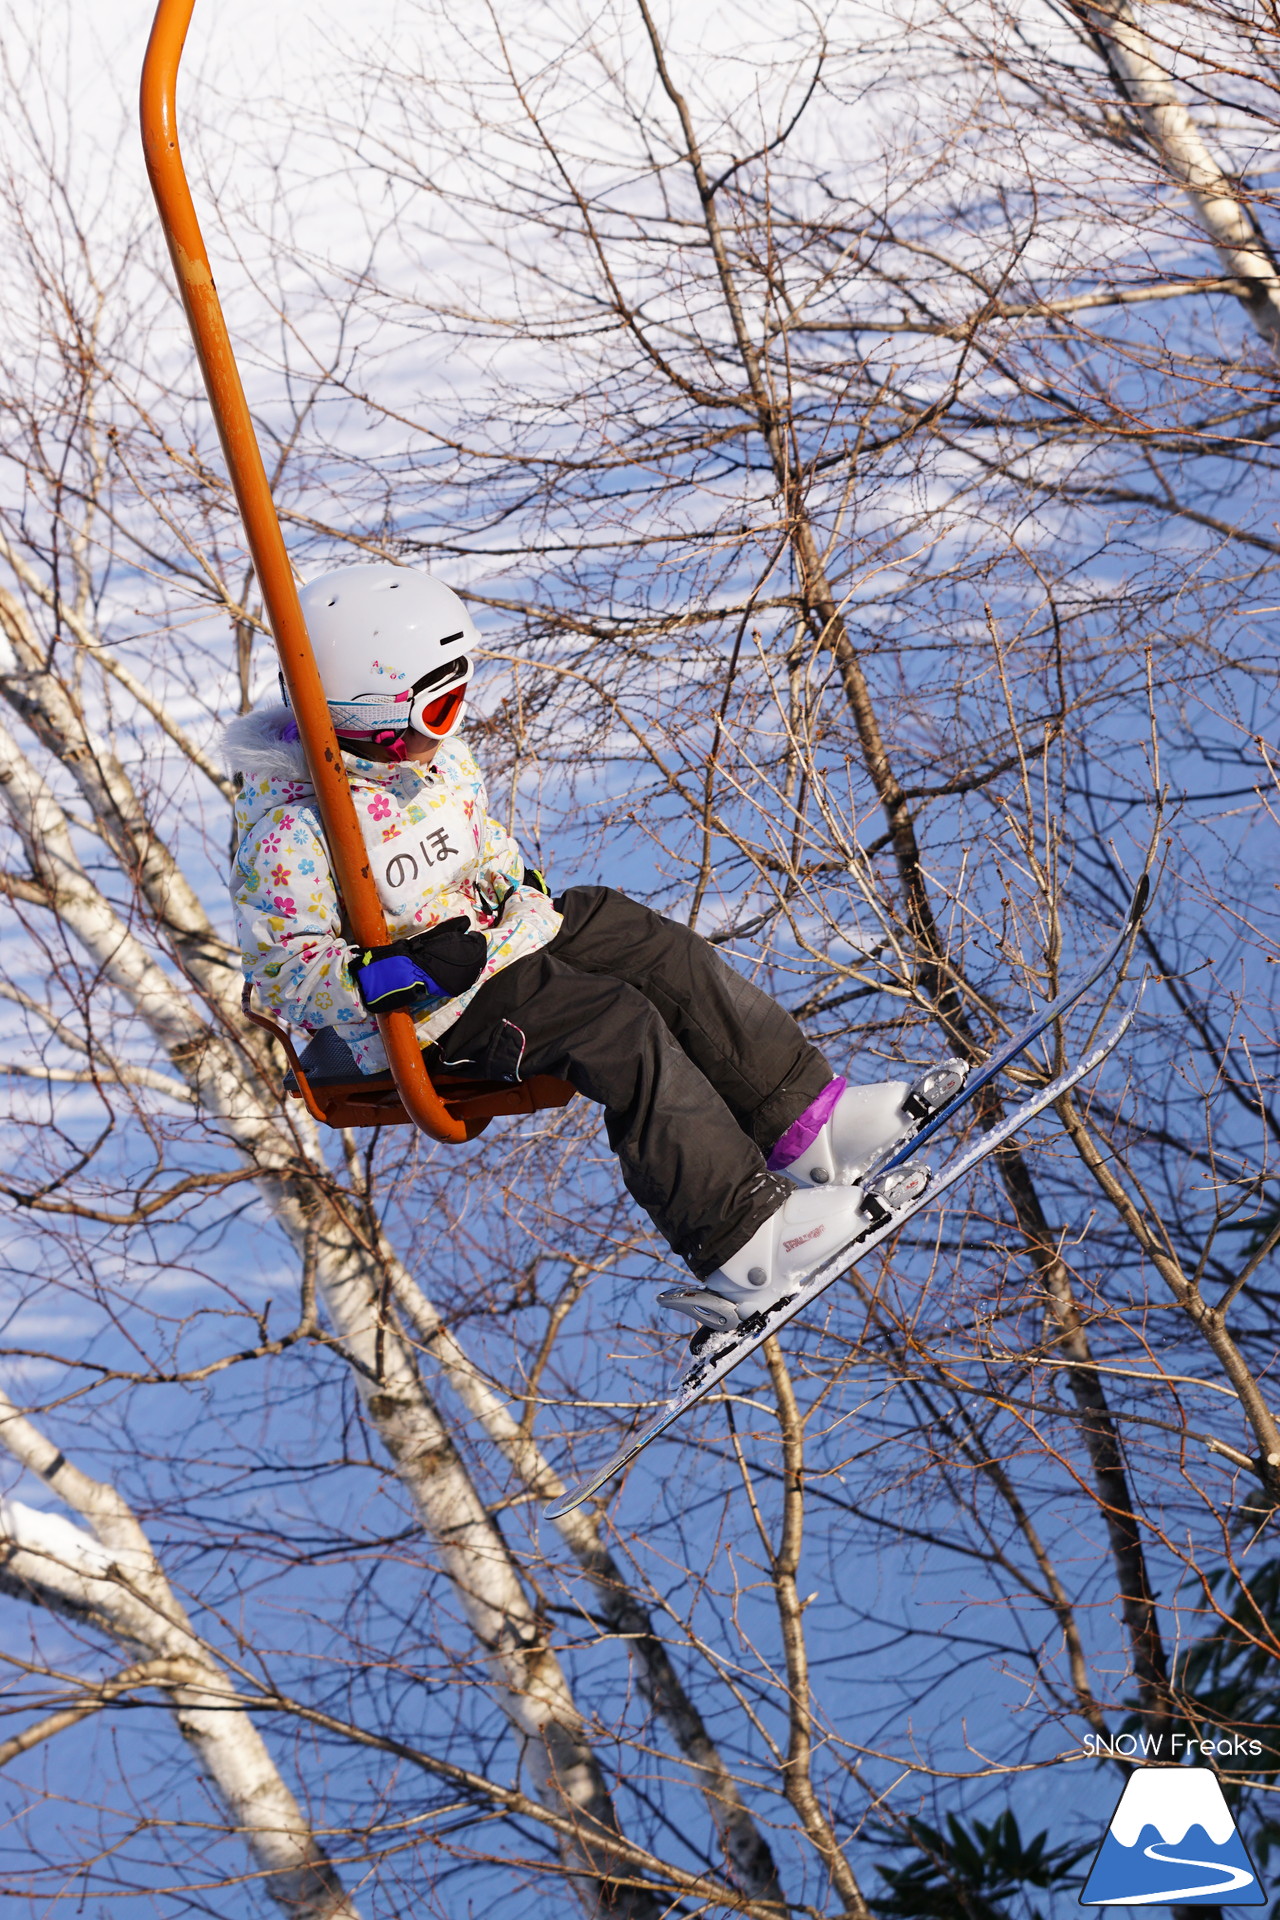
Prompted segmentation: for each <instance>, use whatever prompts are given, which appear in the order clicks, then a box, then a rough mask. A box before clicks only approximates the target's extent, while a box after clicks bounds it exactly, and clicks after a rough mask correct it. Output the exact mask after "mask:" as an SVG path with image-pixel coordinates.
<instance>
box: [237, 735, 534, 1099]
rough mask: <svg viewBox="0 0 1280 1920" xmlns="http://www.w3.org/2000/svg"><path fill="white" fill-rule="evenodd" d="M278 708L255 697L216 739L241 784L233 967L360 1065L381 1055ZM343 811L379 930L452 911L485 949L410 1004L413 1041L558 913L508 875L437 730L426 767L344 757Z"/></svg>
mask: <svg viewBox="0 0 1280 1920" xmlns="http://www.w3.org/2000/svg"><path fill="white" fill-rule="evenodd" d="M289 717H290V716H289V712H288V709H287V708H286V707H283V706H280V707H265V708H258V709H257V710H256V711H255V712H253V713H248V714H245V715H244V716H243V717H242V718H241V719H239V720H234V721H232V723H231V725H230V726H229V727H228V728H227V730H226V733H225V734H224V736H223V744H224V754H225V759H226V764H227V767H228V769H229V771H231V772H232V773H238V774H239V775H240V776H241V778H242V780H243V788H242V791H241V793H240V796H239V798H238V800H237V802H236V813H235V819H236V832H237V835H238V838H239V846H238V850H237V853H236V860H235V867H234V871H233V873H232V879H231V897H232V901H233V903H234V905H235V911H236V933H237V936H238V938H239V941H240V950H241V952H242V954H243V955H244V970H245V975H246V978H247V979H249V980H251V981H252V982H253V984H254V986H255V987H256V989H257V992H258V996H259V998H260V1000H261V1001H262V1002H263V1004H264V1005H266V1006H268V1007H271V1008H274V1009H275V1010H276V1011H277V1012H279V1013H282V1014H283V1015H284V1016H285V1018H286V1019H287V1020H290V1021H292V1022H293V1023H294V1024H295V1025H296V1026H300V1027H305V1028H307V1029H309V1030H311V1031H313V1032H314V1031H315V1030H316V1029H317V1028H319V1027H335V1028H336V1029H337V1031H338V1032H339V1033H340V1034H341V1036H342V1038H343V1039H344V1040H345V1041H346V1042H347V1045H348V1046H349V1047H350V1048H351V1050H352V1052H353V1053H354V1055H355V1058H356V1064H357V1066H358V1067H359V1068H360V1070H361V1072H362V1073H378V1072H381V1071H382V1070H383V1069H384V1068H385V1067H386V1064H387V1057H386V1053H385V1051H384V1049H383V1045H382V1041H381V1038H380V1036H379V1034H378V1027H377V1022H376V1021H375V1020H372V1019H371V1018H370V1016H369V1014H368V1013H367V1012H366V1010H365V1006H364V1002H363V1001H362V1000H361V998H360V995H359V993H358V992H357V990H356V986H355V982H354V981H353V979H352V977H351V967H350V961H351V958H352V955H353V954H354V953H355V951H356V949H355V947H354V946H353V945H352V944H351V942H350V941H348V940H346V939H344V938H343V933H342V922H341V917H340V914H339V911H338V895H337V889H336V888H335V886H334V881H333V875H332V873H331V872H330V869H329V859H328V855H327V853H326V851H325V843H324V834H323V829H322V827H321V824H320V815H319V811H318V809H317V806H316V799H315V792H314V789H313V788H312V786H311V782H310V779H309V777H308V774H307V769H306V761H305V759H304V757H303V752H302V747H301V745H300V744H299V743H298V742H297V741H296V740H294V741H290V740H288V739H286V738H285V737H284V736H285V728H286V726H287V724H288V721H289ZM343 760H344V762H345V765H346V768H347V772H348V775H349V776H350V780H351V794H352V798H353V799H354V801H355V805H356V813H357V814H358V815H359V818H360V824H361V826H362V828H363V830H364V837H365V844H366V845H367V847H368V849H369V853H370V862H369V864H370V867H371V869H372V871H373V875H374V878H375V880H376V881H377V885H378V892H379V894H380V895H381V897H382V904H383V908H384V910H385V912H386V916H387V927H388V930H389V933H390V937H391V938H392V939H393V940H396V939H400V938H402V937H403V936H404V935H406V934H412V933H420V932H422V930H423V929H424V928H426V927H433V926H435V925H436V924H437V923H438V922H439V921H441V920H448V919H451V918H452V917H453V916H454V915H456V914H460V913H461V914H466V915H467V917H468V919H469V920H470V922H471V924H472V926H473V927H478V928H479V929H480V930H481V932H483V934H484V936H485V939H486V942H487V943H488V948H489V957H488V960H487V962H486V964H485V969H484V972H483V973H482V974H481V976H480V978H479V980H477V981H476V983H475V985H474V986H473V987H469V988H468V989H467V991H466V992H465V993H461V994H458V995H457V997H456V998H454V999H452V1000H443V999H439V1000H428V1001H424V1003H423V1005H422V1007H421V1009H420V1010H419V1009H415V1013H414V1019H415V1023H416V1025H417V1029H418V1033H419V1035H420V1037H421V1039H422V1042H423V1044H424V1045H425V1044H426V1042H427V1041H429V1040H434V1039H435V1038H436V1037H437V1036H438V1035H439V1034H442V1033H444V1032H445V1031H446V1030H447V1029H448V1028H449V1027H451V1026H452V1025H453V1023H454V1021H455V1020H456V1019H457V1018H458V1016H459V1014H460V1013H461V1012H462V1009H463V1008H464V1007H465V1006H466V1004H467V1002H468V1001H469V1000H470V999H471V998H472V996H473V995H474V994H475V993H477V992H478V991H479V989H480V987H481V986H482V985H483V984H484V982H485V981H486V980H487V979H488V978H489V977H490V975H491V974H495V973H497V972H499V970H500V969H501V968H503V967H509V966H510V965H511V962H512V961H513V960H518V959H519V958H520V956H521V955H522V954H526V953H535V952H536V951H537V949H538V948H539V947H544V946H546V944H547V942H548V941H549V940H550V939H552V938H553V937H554V935H555V933H556V932H557V930H558V929H559V926H560V915H559V914H558V913H557V912H556V910H555V908H554V907H553V906H552V904H551V902H550V900H548V899H547V898H546V896H545V894H542V893H539V892H537V891H536V890H535V889H534V888H532V887H526V886H523V885H522V882H523V880H524V871H525V869H524V860H523V858H522V856H521V853H520V849H519V847H518V846H517V844H516V842H515V841H514V840H513V839H512V837H511V835H510V834H509V833H508V832H507V831H506V829H505V828H504V827H502V826H500V825H499V823H498V822H497V821H496V820H492V819H490V818H489V813H488V805H487V800H486V796H485V789H484V779H483V777H482V775H481V772H480V769H479V767H478V766H477V765H476V763H475V761H474V759H473V758H472V756H471V752H470V749H469V748H468V747H467V746H465V745H464V744H463V742H462V741H461V740H459V739H458V738H457V737H456V736H455V737H454V738H453V739H450V740H446V741H445V742H444V744H443V746H442V747H441V749H440V751H439V753H438V754H437V755H436V757H435V760H434V762H433V763H432V765H431V766H430V767H420V766H414V765H413V764H412V763H410V762H407V761H405V762H401V763H400V764H399V765H385V766H384V765H382V764H381V763H379V762H377V761H373V760H364V759H361V758H359V757H358V756H357V755H356V754H351V753H348V754H344V755H343Z"/></svg>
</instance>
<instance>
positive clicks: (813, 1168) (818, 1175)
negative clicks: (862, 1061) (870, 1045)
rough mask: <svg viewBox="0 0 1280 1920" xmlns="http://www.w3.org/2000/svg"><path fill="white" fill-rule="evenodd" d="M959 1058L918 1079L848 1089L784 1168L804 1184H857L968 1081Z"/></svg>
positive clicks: (823, 1185) (784, 1171)
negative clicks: (807, 1144)
mask: <svg viewBox="0 0 1280 1920" xmlns="http://www.w3.org/2000/svg"><path fill="white" fill-rule="evenodd" d="M965 1073H966V1068H965V1066H964V1063H963V1062H962V1061H960V1060H946V1061H944V1062H943V1063H942V1065H941V1066H938V1067H931V1068H930V1070H929V1072H928V1073H926V1074H924V1075H922V1076H921V1078H920V1079H919V1080H916V1081H914V1082H908V1081H906V1080H878V1081H876V1082H875V1083H874V1084H873V1085H871V1086H867V1087H846V1088H845V1090H844V1092H843V1093H842V1094H841V1095H840V1098H839V1100H838V1101H837V1102H836V1104H835V1106H834V1108H833V1109H832V1112H831V1115H830V1118H829V1119H828V1120H827V1122H826V1124H825V1126H824V1127H823V1128H822V1130H821V1132H820V1133H819V1134H818V1135H817V1137H816V1139H815V1140H813V1142H812V1143H811V1144H810V1145H809V1146H808V1147H806V1148H805V1150H804V1152H803V1153H802V1154H800V1155H799V1156H798V1158H796V1159H795V1160H793V1161H792V1162H791V1164H790V1165H789V1166H786V1167H782V1168H781V1169H780V1171H781V1172H782V1174H783V1175H784V1176H785V1177H786V1178H787V1179H788V1180H794V1181H795V1183H796V1185H797V1186H800V1187H825V1186H832V1187H848V1186H853V1185H855V1184H856V1183H857V1181H858V1180H860V1179H861V1177H862V1176H863V1174H865V1173H866V1171H867V1169H868V1167H871V1166H874V1164H875V1162H876V1161H877V1160H880V1159H882V1158H883V1157H884V1155H885V1154H886V1153H888V1152H889V1151H890V1149H891V1148H893V1147H896V1146H897V1144H898V1142H899V1141H900V1140H909V1139H910V1137H911V1135H912V1133H913V1132H914V1131H915V1129H916V1128H917V1127H918V1126H920V1125H921V1124H922V1123H923V1122H924V1121H926V1120H928V1119H929V1118H931V1116H932V1115H933V1114H935V1113H936V1112H937V1111H938V1109H939V1108H940V1107H944V1106H945V1105H946V1104H947V1101H948V1100H951V1099H953V1098H954V1096H955V1095H956V1094H957V1093H959V1091H960V1089H961V1087H962V1086H963V1085H964V1081H965Z"/></svg>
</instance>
